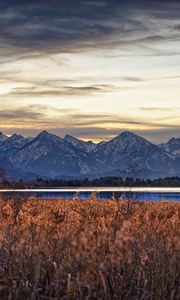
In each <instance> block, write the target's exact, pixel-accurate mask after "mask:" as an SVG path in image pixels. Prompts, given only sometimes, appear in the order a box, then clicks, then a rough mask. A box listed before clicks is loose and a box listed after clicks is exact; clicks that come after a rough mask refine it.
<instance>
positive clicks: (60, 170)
mask: <svg viewBox="0 0 180 300" xmlns="http://www.w3.org/2000/svg"><path fill="white" fill-rule="evenodd" d="M179 152H180V139H171V140H170V141H169V142H168V143H167V144H164V145H161V146H158V145H155V144H153V143H151V142H149V141H148V140H146V139H144V138H142V137H140V136H138V135H136V134H134V133H132V132H128V131H125V132H123V133H121V134H119V135H118V136H117V137H115V138H113V139H112V140H110V141H107V142H102V143H99V144H94V143H93V142H91V141H90V142H84V141H81V140H78V139H76V138H74V137H72V136H70V135H66V136H65V138H64V139H63V138H61V137H59V136H56V135H54V134H50V133H48V132H47V131H43V132H41V133H39V134H38V135H37V136H36V137H34V138H24V137H22V136H19V135H13V136H12V137H10V138H7V139H5V140H4V141H3V142H2V143H1V144H0V153H1V155H2V154H3V155H4V156H6V157H7V158H8V159H9V160H10V162H11V163H12V164H13V166H14V167H15V168H17V169H18V170H23V171H22V172H31V173H35V174H37V175H38V176H45V177H58V176H76V177H77V176H92V177H96V176H98V174H104V176H105V174H127V173H126V172H127V170H128V166H129V165H130V164H136V165H137V167H138V169H139V170H141V172H142V173H141V174H140V176H142V177H143V176H146V177H148V176H149V177H159V176H161V177H164V176H174V175H179V174H180V156H179ZM22 174H23V173H22ZM127 175H128V174H127Z"/></svg>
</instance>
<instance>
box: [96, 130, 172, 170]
mask: <svg viewBox="0 0 180 300" xmlns="http://www.w3.org/2000/svg"><path fill="white" fill-rule="evenodd" d="M94 157H95V160H94V163H95V165H96V166H97V169H101V171H103V172H105V171H107V170H108V171H112V170H114V169H117V168H118V169H120V170H126V169H127V167H128V165H129V164H132V163H133V164H134V163H135V164H136V165H137V166H138V168H139V169H147V170H149V171H151V172H152V171H153V172H154V173H156V174H159V175H160V174H163V173H164V172H167V170H168V172H169V174H171V173H172V174H173V173H174V170H173V168H172V166H171V162H172V157H171V155H170V154H168V153H166V152H165V151H163V150H162V149H160V148H159V147H158V146H157V145H155V144H153V143H151V142H149V141H148V140H146V139H144V138H142V137H140V136H138V135H136V134H134V133H132V132H128V131H125V132H123V133H121V134H120V135H118V136H117V137H115V138H114V139H112V140H111V141H108V142H106V143H103V144H102V145H99V146H98V147H97V148H96V149H95V150H94Z"/></svg>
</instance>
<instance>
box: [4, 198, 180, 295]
mask: <svg viewBox="0 0 180 300" xmlns="http://www.w3.org/2000/svg"><path fill="white" fill-rule="evenodd" d="M179 208H180V206H179V204H178V203H142V204H140V203H139V204H137V203H136V204H133V205H128V204H127V203H124V202H121V201H120V202H118V203H116V202H114V201H104V202H103V201H95V200H91V201H78V200H76V201H63V200H54V201H53V200H48V201H47V200H37V199H33V200H29V201H18V202H17V201H16V200H14V201H10V202H8V203H7V202H4V201H0V230H1V231H0V299H2V300H7V299H9V300H11V299H14V300H21V299H22V300H26V299H29V300H35V299H54V300H55V299H78V300H81V299H83V300H84V299H122V300H126V299H127V300H133V299H134V300H136V299H138V300H156V299H157V300H165V299H167V300H175V299H180V298H179V295H180V289H179V276H180V268H179V261H180V253H179V248H180V238H179V237H180V227H179V225H180V224H179Z"/></svg>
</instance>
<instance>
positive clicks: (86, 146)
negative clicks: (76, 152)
mask: <svg viewBox="0 0 180 300" xmlns="http://www.w3.org/2000/svg"><path fill="white" fill-rule="evenodd" d="M64 140H65V141H66V142H68V143H69V144H71V145H73V146H74V147H76V148H78V149H80V150H82V151H84V152H86V153H89V152H91V151H92V150H94V149H95V148H96V144H95V143H93V142H91V141H88V142H85V141H82V140H79V139H76V138H75V137H73V136H71V135H66V136H65V137H64Z"/></svg>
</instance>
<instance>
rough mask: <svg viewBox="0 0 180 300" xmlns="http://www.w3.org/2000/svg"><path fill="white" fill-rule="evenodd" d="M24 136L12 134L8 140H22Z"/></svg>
mask: <svg viewBox="0 0 180 300" xmlns="http://www.w3.org/2000/svg"><path fill="white" fill-rule="evenodd" d="M24 139H25V138H24V137H23V136H22V135H20V134H16V133H15V134H13V135H11V136H10V137H9V140H13V141H16V140H24Z"/></svg>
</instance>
